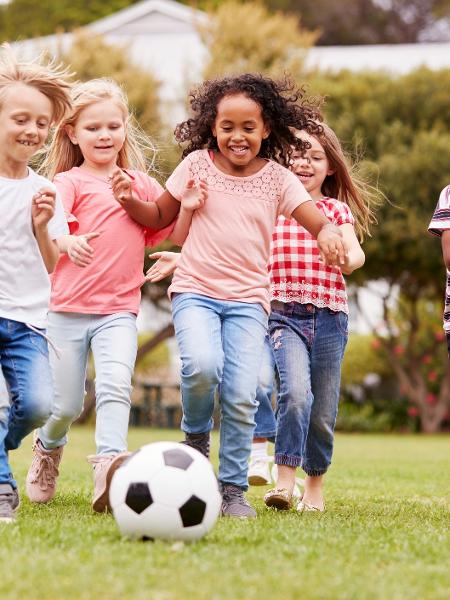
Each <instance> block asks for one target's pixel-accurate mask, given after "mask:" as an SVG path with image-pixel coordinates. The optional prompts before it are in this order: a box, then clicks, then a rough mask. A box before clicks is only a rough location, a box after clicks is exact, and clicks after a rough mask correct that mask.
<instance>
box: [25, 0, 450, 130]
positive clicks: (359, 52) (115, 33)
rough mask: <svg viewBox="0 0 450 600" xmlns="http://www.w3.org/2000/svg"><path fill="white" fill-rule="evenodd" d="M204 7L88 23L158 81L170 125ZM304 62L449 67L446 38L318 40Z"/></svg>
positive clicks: (62, 41) (190, 72) (31, 50)
mask: <svg viewBox="0 0 450 600" xmlns="http://www.w3.org/2000/svg"><path fill="white" fill-rule="evenodd" d="M206 20H207V16H206V14H205V13H204V12H202V11H199V10H196V9H194V8H191V7H189V6H186V5H184V4H180V3H179V2H176V1H175V0H142V1H141V2H138V3H136V4H133V5H131V6H129V7H128V8H125V9H123V10H120V11H118V12H116V13H114V14H112V15H110V16H108V17H105V18H103V19H100V20H98V21H95V22H94V23H91V24H90V25H87V26H86V30H87V31H89V32H92V33H93V34H99V35H102V36H103V37H104V39H105V40H106V41H107V42H108V43H111V44H116V45H119V46H122V47H124V49H126V51H128V52H129V55H130V57H131V59H132V60H133V61H134V62H135V63H136V64H138V65H140V66H141V67H143V68H144V69H148V70H149V71H151V72H152V74H153V75H155V76H156V78H157V79H159V80H160V81H161V84H162V85H161V102H162V104H163V105H164V114H165V116H166V117H167V118H168V122H169V124H170V125H173V124H174V123H175V122H177V121H178V120H179V119H180V117H182V116H183V111H184V106H185V99H186V91H187V89H188V88H189V86H190V85H191V84H193V83H196V82H199V81H200V80H201V74H202V68H203V65H204V64H205V60H206V58H207V51H206V49H205V47H204V45H203V43H202V41H201V39H200V36H199V33H198V25H199V24H202V23H205V22H206ZM71 41H72V34H63V35H61V36H47V37H42V38H37V39H33V40H27V41H24V42H18V43H17V44H16V47H17V48H18V49H19V50H20V52H21V53H23V54H25V55H27V56H30V55H33V54H35V53H36V52H37V49H47V50H49V51H50V52H52V51H53V52H54V51H55V49H56V47H57V46H58V45H60V46H61V47H62V48H67V47H68V46H69V45H70V44H71ZM307 65H308V66H309V67H311V68H318V69H323V70H333V71H336V70H340V69H350V70H362V69H383V70H386V71H389V72H391V73H399V74H400V73H405V72H408V71H410V70H412V69H414V68H416V67H418V66H420V65H426V66H428V67H430V68H432V69H438V68H443V67H449V68H450V43H432V44H406V45H403V44H398V45H377V46H322V47H315V48H312V49H311V50H310V51H309V53H308V55H307Z"/></svg>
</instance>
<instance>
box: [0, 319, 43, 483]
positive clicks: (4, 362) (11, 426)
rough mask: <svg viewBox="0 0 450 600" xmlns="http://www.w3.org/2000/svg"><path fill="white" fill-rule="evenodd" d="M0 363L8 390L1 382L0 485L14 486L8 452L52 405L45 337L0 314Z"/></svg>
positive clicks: (39, 424)
mask: <svg viewBox="0 0 450 600" xmlns="http://www.w3.org/2000/svg"><path fill="white" fill-rule="evenodd" d="M42 333H45V332H44V331H43V330H42ZM0 363H1V369H2V372H3V376H4V379H5V380H6V383H7V386H8V392H9V397H8V392H6V389H5V386H4V382H1V383H0V386H1V389H0V395H1V406H0V484H5V483H9V484H10V485H12V486H13V487H14V488H15V487H17V486H16V482H15V481H14V479H13V476H12V474H11V469H10V466H9V462H8V452H9V450H14V449H15V448H18V447H19V446H20V442H21V441H22V440H23V438H24V437H25V436H26V435H28V434H29V433H31V431H33V429H35V428H36V427H40V426H41V425H42V424H43V423H45V421H46V419H47V418H48V416H49V414H50V408H51V405H52V400H53V386H52V377H51V372H50V365H49V357H48V346H47V340H46V339H45V338H44V337H43V336H42V335H40V334H39V333H37V332H35V331H33V330H32V329H30V328H29V327H27V325H26V324H25V323H21V322H19V321H13V320H11V319H4V318H1V317H0Z"/></svg>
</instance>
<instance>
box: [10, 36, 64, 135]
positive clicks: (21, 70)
mask: <svg viewBox="0 0 450 600" xmlns="http://www.w3.org/2000/svg"><path fill="white" fill-rule="evenodd" d="M71 76H72V74H71V73H70V72H69V71H68V69H67V68H65V67H62V66H61V65H60V64H58V63H56V62H55V61H50V62H47V64H44V62H43V57H42V56H39V57H38V58H36V59H35V60H32V61H21V60H18V59H17V58H16V57H15V56H14V54H13V52H12V50H11V48H10V46H9V44H2V45H1V52H0V110H1V106H2V101H3V99H4V97H5V93H6V91H7V89H8V87H10V86H11V85H14V84H17V83H22V84H23V85H28V86H30V87H33V88H35V89H36V90H38V91H39V92H41V94H44V96H46V97H47V98H48V99H49V100H50V102H51V104H52V109H53V115H52V119H53V123H54V124H55V125H56V124H57V123H59V122H60V121H61V119H62V118H63V117H64V116H65V115H66V113H67V112H68V111H69V110H70V107H71V102H70V88H71V86H72V84H71V82H70V79H71Z"/></svg>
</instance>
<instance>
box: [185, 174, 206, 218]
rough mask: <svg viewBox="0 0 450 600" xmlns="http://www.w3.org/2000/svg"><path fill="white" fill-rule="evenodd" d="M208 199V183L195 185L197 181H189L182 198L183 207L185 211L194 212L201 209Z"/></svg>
mask: <svg viewBox="0 0 450 600" xmlns="http://www.w3.org/2000/svg"><path fill="white" fill-rule="evenodd" d="M207 198H208V186H207V185H206V181H200V182H199V184H198V185H195V181H194V180H193V179H189V181H188V182H187V186H186V188H185V190H184V192H183V196H182V198H181V206H182V207H183V208H184V209H185V210H190V211H194V210H197V209H198V208H201V207H202V206H203V205H204V204H205V200H206V199H207Z"/></svg>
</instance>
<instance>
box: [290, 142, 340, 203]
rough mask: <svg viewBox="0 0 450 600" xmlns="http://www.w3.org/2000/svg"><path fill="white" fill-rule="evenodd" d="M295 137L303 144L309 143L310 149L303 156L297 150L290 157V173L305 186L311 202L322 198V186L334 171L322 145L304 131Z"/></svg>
mask: <svg viewBox="0 0 450 600" xmlns="http://www.w3.org/2000/svg"><path fill="white" fill-rule="evenodd" d="M297 136H298V137H299V138H301V139H302V140H303V141H305V142H309V143H310V144H311V147H310V148H308V150H306V151H305V152H304V153H303V154H302V153H301V152H299V151H297V150H295V151H294V152H293V153H292V156H291V167H290V168H291V171H292V172H293V173H294V174H295V175H297V177H298V178H299V179H300V181H301V182H302V183H303V185H304V186H305V189H306V191H307V192H309V194H310V195H311V198H312V199H313V200H318V199H319V198H321V197H322V184H323V182H324V181H325V178H326V177H327V176H328V175H332V174H333V173H334V171H333V170H332V169H331V168H330V163H329V161H328V158H327V155H326V153H325V150H324V148H323V146H322V144H321V143H320V142H319V141H318V140H317V138H315V137H314V136H312V135H309V134H308V133H306V131H300V132H298V133H297Z"/></svg>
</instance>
